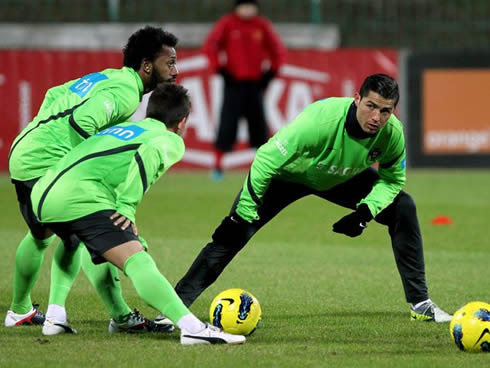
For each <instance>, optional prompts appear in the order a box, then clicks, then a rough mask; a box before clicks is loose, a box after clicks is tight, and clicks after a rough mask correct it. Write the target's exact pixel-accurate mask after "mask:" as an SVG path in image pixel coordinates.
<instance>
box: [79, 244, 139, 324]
mask: <svg viewBox="0 0 490 368" xmlns="http://www.w3.org/2000/svg"><path fill="white" fill-rule="evenodd" d="M81 252H82V269H83V272H85V276H87V278H88V280H89V281H90V283H91V284H92V286H93V287H94V288H95V290H96V291H97V293H98V294H99V296H100V298H101V299H102V302H103V303H104V306H105V308H106V310H107V312H108V313H109V315H110V316H111V318H112V319H114V320H115V321H116V322H118V323H119V322H123V321H124V320H125V318H124V317H127V315H128V314H129V313H131V308H129V306H128V305H127V304H126V301H125V300H124V298H123V296H122V290H121V282H120V281H119V273H118V270H117V267H116V266H114V265H113V264H111V263H109V262H107V263H102V264H98V265H95V264H94V263H93V262H92V259H91V257H90V253H89V252H88V250H87V248H86V247H85V246H84V247H83V249H82V250H81Z"/></svg>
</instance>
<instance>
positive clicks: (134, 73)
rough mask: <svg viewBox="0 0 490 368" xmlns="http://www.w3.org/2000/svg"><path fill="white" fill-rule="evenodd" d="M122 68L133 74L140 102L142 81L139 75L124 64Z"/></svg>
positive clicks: (142, 89)
mask: <svg viewBox="0 0 490 368" xmlns="http://www.w3.org/2000/svg"><path fill="white" fill-rule="evenodd" d="M123 69H126V70H128V71H129V72H130V73H131V74H132V75H133V76H134V79H135V80H136V83H137V84H138V91H139V94H140V102H141V99H142V98H143V91H144V88H143V81H142V80H141V77H140V76H139V75H138V73H136V71H135V70H134V69H133V68H130V67H128V66H125V67H123Z"/></svg>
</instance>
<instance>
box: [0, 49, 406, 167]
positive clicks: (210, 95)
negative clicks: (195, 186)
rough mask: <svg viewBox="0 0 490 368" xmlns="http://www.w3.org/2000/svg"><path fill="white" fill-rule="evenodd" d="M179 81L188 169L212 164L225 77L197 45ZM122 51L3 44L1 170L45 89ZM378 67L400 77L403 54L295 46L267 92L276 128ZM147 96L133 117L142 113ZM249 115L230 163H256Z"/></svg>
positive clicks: (107, 63)
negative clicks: (186, 112) (185, 104)
mask: <svg viewBox="0 0 490 368" xmlns="http://www.w3.org/2000/svg"><path fill="white" fill-rule="evenodd" d="M178 57H179V59H178V67H179V70H180V76H179V80H178V82H179V83H181V84H183V85H184V86H185V87H186V88H187V89H188V90H189V94H190V96H191V99H192V103H193V109H192V113H191V115H190V117H189V120H188V128H187V131H186V134H185V137H184V140H185V142H186V147H187V148H186V154H185V156H184V159H183V161H182V162H181V163H180V164H179V165H178V166H179V167H184V168H208V167H211V166H212V163H213V162H212V160H213V156H212V145H213V140H214V134H215V130H216V125H217V116H218V115H219V108H220V104H221V100H222V89H221V83H222V81H221V79H220V77H218V76H216V75H211V74H209V72H208V70H207V61H206V59H205V57H204V56H202V55H201V54H200V53H199V51H198V50H189V49H179V50H178ZM121 61H122V55H121V53H120V52H118V51H61V50H59V51H56V50H29V51H26V50H0V101H1V106H2V109H1V111H2V118H3V124H2V129H1V131H0V171H5V170H7V166H8V165H7V157H8V151H9V149H10V145H11V143H12V141H13V139H14V138H15V136H16V135H17V134H18V133H19V132H20V130H21V129H22V128H23V127H24V126H25V125H26V124H27V123H28V122H29V121H30V120H31V119H32V117H33V116H34V115H35V114H36V112H37V109H38V108H39V106H40V105H41V102H42V99H43V97H44V93H45V91H46V90H47V89H48V88H50V87H52V86H54V85H57V84H61V83H64V82H66V81H68V80H71V79H76V78H79V77H81V76H83V75H84V74H88V73H91V72H94V71H98V70H102V69H105V68H119V67H121ZM373 73H386V74H389V75H392V76H393V77H395V78H397V77H398V58H397V53H396V52H395V51H394V50H390V49H345V50H334V51H319V50H296V49H295V50H289V52H288V58H287V62H286V64H285V65H284V66H283V67H282V68H281V71H280V74H279V76H278V78H277V79H275V80H273V81H272V83H271V84H270V86H269V88H268V89H267V92H266V96H265V108H266V115H267V118H268V122H269V126H270V130H271V133H274V132H275V131H277V130H278V129H279V128H280V127H281V126H283V125H285V124H287V123H288V122H290V121H291V120H292V119H293V118H294V117H295V116H296V115H297V114H298V113H299V112H301V110H303V108H304V107H305V106H307V105H308V104H310V103H311V102H313V101H315V100H318V99H321V98H325V97H329V96H353V94H354V92H355V91H357V90H358V88H359V86H360V84H361V83H362V81H363V79H364V78H365V77H366V76H367V75H369V74H373ZM146 101H147V96H145V98H144V99H143V102H142V104H141V106H140V108H139V109H138V111H137V112H136V113H135V115H134V117H133V120H136V119H140V118H142V117H143V116H144V109H145V105H146ZM245 126H246V125H245V122H242V123H241V127H240V131H239V143H238V144H237V147H236V150H235V151H234V152H233V153H231V154H229V155H227V156H225V158H224V166H225V168H232V167H242V166H245V165H247V164H249V163H250V161H251V160H252V158H253V155H254V152H253V151H252V150H250V149H248V148H247V144H246V142H247V136H246V129H245Z"/></svg>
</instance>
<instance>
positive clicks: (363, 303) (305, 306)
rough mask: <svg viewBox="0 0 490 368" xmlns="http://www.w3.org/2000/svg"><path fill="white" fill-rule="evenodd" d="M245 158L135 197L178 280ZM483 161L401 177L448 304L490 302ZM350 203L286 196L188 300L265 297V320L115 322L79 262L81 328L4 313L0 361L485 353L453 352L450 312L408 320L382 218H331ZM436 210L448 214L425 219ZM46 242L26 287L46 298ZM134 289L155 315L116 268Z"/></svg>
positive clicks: (285, 359) (13, 239)
mask: <svg viewBox="0 0 490 368" xmlns="http://www.w3.org/2000/svg"><path fill="white" fill-rule="evenodd" d="M244 175H245V174H244V173H243V172H237V173H231V174H228V175H227V176H226V178H225V180H224V181H223V182H219V183H216V182H212V181H211V180H210V179H209V177H208V174H207V173H184V172H177V171H172V172H170V173H169V174H167V175H166V176H165V177H164V178H163V179H162V180H161V181H160V182H159V183H158V184H156V185H155V186H154V187H153V188H152V189H151V190H150V192H149V193H148V195H147V196H146V197H145V199H144V200H143V203H142V204H141V206H140V207H139V208H138V212H137V222H138V228H139V230H140V233H141V234H142V235H143V236H144V237H145V239H146V240H147V241H148V243H149V247H150V253H151V255H152V256H153V257H154V259H155V260H156V262H157V264H158V266H159V268H160V270H161V271H162V273H163V274H164V275H165V276H166V277H167V278H168V279H169V281H170V282H171V283H172V284H175V283H176V282H177V281H178V280H179V279H180V277H181V276H182V275H183V274H184V272H185V271H186V270H187V268H188V267H189V266H190V264H191V262H192V261H193V259H194V258H195V256H196V255H197V253H198V252H199V250H200V249H201V248H202V247H203V246H204V245H205V244H206V243H207V242H208V240H209V238H210V236H211V234H212V232H213V230H214V228H215V227H216V226H217V225H218V224H219V222H220V221H221V219H222V217H223V216H224V215H225V214H226V213H227V211H228V210H229V207H230V206H231V203H232V201H233V199H234V196H235V194H236V193H237V192H238V190H239V189H240V186H241V184H242V181H243V179H244ZM489 188H490V171H489V170H479V171H476V170H475V171H473V170H464V171H442V170H440V171H439V170H430V171H429V170H423V171H419V170H409V173H408V182H407V185H406V188H405V189H406V191H407V192H409V193H410V194H412V195H413V196H414V198H415V200H416V202H417V205H418V214H419V220H420V224H421V228H422V233H423V236H424V246H425V257H426V268H427V280H428V285H429V290H430V294H431V297H432V299H433V300H434V301H435V302H436V303H438V304H439V305H440V306H441V307H443V308H444V309H446V310H447V311H449V312H454V311H455V310H456V309H457V308H459V307H460V306H462V305H463V304H465V303H466V302H468V301H472V300H482V301H486V302H489V301H490V294H489V290H490V288H489V286H490V283H489V278H488V254H489V252H488V249H489V248H488V247H489V241H488V239H489V237H490V230H489V226H488V220H489V214H490V192H489ZM0 203H1V204H2V211H1V213H0V224H1V225H0V236H1V239H2V240H3V244H2V247H0V295H1V296H0V310H1V312H2V314H1V316H2V318H3V316H4V315H5V314H4V313H5V312H6V311H7V309H8V307H9V304H10V301H11V297H12V282H13V269H14V257H15V249H16V247H17V244H18V242H19V241H20V240H21V239H22V237H23V236H24V234H25V231H26V230H25V225H24V223H23V221H22V219H21V216H20V214H19V212H18V210H17V203H16V201H15V193H14V190H13V186H12V185H11V184H10V183H9V180H8V178H7V177H6V176H5V175H4V176H0ZM346 213H348V211H347V210H345V209H343V208H340V207H337V206H335V205H333V204H330V203H328V202H325V201H323V200H321V199H318V198H314V197H309V198H306V199H303V200H301V201H299V202H297V203H294V204H293V205H291V206H290V207H289V208H287V209H286V210H284V211H283V212H282V213H281V214H279V216H277V217H276V218H275V219H274V220H273V221H272V222H271V223H270V224H269V225H268V226H266V227H265V228H264V229H262V230H261V231H260V232H259V233H258V234H256V236H255V237H254V238H253V239H252V240H251V242H250V243H249V244H248V246H247V247H245V249H244V250H243V251H242V252H241V253H240V254H239V255H238V256H237V257H236V258H235V259H234V260H233V262H232V263H231V264H230V266H229V267H228V268H227V269H226V270H225V272H224V273H223V274H222V276H221V277H220V278H219V279H218V281H217V282H216V283H215V284H214V285H212V286H211V287H210V288H209V289H208V290H207V291H206V292H205V293H204V294H203V295H202V296H201V297H200V298H199V299H198V300H197V301H196V303H195V304H194V305H193V306H192V308H191V309H192V311H193V312H194V313H195V314H196V315H197V316H198V317H200V318H201V319H205V320H207V319H208V307H209V304H210V303H211V300H212V299H213V297H214V296H215V295H216V294H217V293H218V292H220V291H221V290H223V289H226V288H230V287H241V288H245V289H249V290H250V291H251V292H252V293H253V294H255V296H256V297H257V298H258V299H259V301H260V302H261V306H262V311H263V316H262V323H261V326H260V328H259V329H258V330H257V331H256V332H255V334H254V335H252V336H251V337H250V338H249V339H248V341H247V343H246V344H245V345H242V346H181V345H180V344H179V340H178V333H177V332H174V334H173V335H170V336H161V335H125V334H118V335H115V336H113V335H109V334H108V332H107V326H108V321H109V317H108V316H107V314H106V312H105V310H104V308H103V306H102V304H101V302H100V301H99V300H98V299H97V296H96V295H95V293H94V291H93V290H92V288H91V286H90V285H89V283H88V281H87V280H86V278H85V276H84V275H83V274H81V275H80V276H79V278H78V279H77V281H76V283H75V286H74V288H73V291H72V293H71V295H70V298H69V300H68V303H67V310H68V313H69V318H70V321H71V324H72V325H73V327H75V328H77V329H78V330H79V334H78V335H72V336H70V335H60V336H54V337H44V336H42V334H41V328H40V327H22V328H10V329H7V328H4V327H0V366H2V367H3V366H4V367H43V366H57V367H68V366H77V367H97V366H106V367H108V366H118V367H136V366H137V367H156V366H158V367H233V368H235V367H252V366H253V367H323V366H325V367H326V366H328V367H390V368H391V367H393V366H394V365H396V366H397V368H398V367H429V366H430V367H432V368H433V367H463V366H466V367H483V366H488V364H489V363H490V360H489V359H490V355H489V354H469V353H462V352H460V351H459V350H458V349H457V347H456V345H455V344H453V342H452V341H451V339H450V337H449V325H448V324H433V323H424V322H410V320H409V310H408V305H407V304H406V303H405V301H404V295H403V291H402V286H401V282H400V279H399V276H398V272H397V270H396V267H395V262H394V259H393V253H392V250H391V245H390V239H389V237H388V234H387V231H386V229H385V228H384V227H383V226H381V225H378V224H372V225H370V226H369V228H368V229H367V231H365V233H364V234H363V235H362V236H361V237H358V238H355V239H350V238H348V237H346V236H342V235H338V234H335V233H333V232H332V231H331V225H332V223H333V222H335V221H336V220H337V219H339V218H340V217H341V216H343V215H344V214H346ZM437 215H447V216H450V217H451V218H452V219H453V224H452V225H446V226H443V225H440V226H434V225H431V219H432V218H433V217H435V216H437ZM53 249H54V246H51V247H50V249H49V250H48V252H47V254H46V258H45V262H44V266H43V269H42V271H41V275H40V278H39V280H38V282H37V284H36V287H35V289H34V291H33V300H34V301H36V302H38V303H41V309H42V310H45V308H46V305H47V298H48V290H49V270H50V263H51V255H52V252H53ZM122 282H123V287H124V295H125V297H126V299H127V300H128V303H129V304H130V305H131V306H133V307H136V308H138V309H140V310H141V311H142V312H143V313H144V314H145V315H146V316H148V317H150V318H152V317H154V316H155V315H156V312H154V311H153V310H152V309H151V308H149V307H147V306H145V305H144V303H143V302H142V301H141V300H140V299H139V298H138V296H137V295H136V292H135V290H134V289H133V287H132V285H131V283H130V282H129V280H128V279H127V278H126V277H124V276H122Z"/></svg>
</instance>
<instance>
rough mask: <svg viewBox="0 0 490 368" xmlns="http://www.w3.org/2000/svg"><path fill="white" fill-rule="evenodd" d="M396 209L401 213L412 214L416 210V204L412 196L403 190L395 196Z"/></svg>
mask: <svg viewBox="0 0 490 368" xmlns="http://www.w3.org/2000/svg"><path fill="white" fill-rule="evenodd" d="M397 209H398V211H399V212H400V213H401V214H402V215H412V214H415V213H416V212H417V206H416V204H415V201H414V199H413V198H412V196H411V195H410V194H408V193H405V192H403V191H402V192H400V194H399V196H398V198H397Z"/></svg>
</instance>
